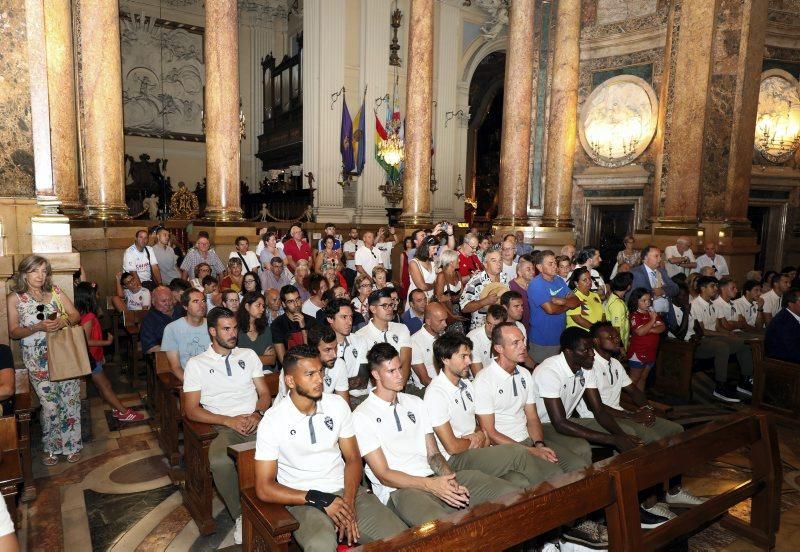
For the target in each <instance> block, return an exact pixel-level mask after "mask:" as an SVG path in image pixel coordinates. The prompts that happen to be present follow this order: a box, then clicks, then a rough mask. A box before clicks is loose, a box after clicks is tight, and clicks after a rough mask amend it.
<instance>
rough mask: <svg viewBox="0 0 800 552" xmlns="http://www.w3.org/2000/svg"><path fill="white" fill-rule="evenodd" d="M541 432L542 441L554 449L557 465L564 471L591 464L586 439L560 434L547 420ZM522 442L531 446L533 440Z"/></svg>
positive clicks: (589, 448)
mask: <svg viewBox="0 0 800 552" xmlns="http://www.w3.org/2000/svg"><path fill="white" fill-rule="evenodd" d="M570 421H572V422H574V421H576V420H574V419H572V418H570ZM542 433H543V435H544V442H545V443H547V447H548V448H551V449H553V451H555V453H556V456H557V457H558V465H559V466H561V468H562V469H563V470H564V471H565V472H570V471H575V470H581V469H583V468H585V467H587V466H590V465H591V464H592V447H591V446H590V445H589V441H587V440H586V439H581V438H580V437H571V436H569V435H562V434H560V433H559V432H558V431H556V428H554V427H553V424H551V423H549V422H548V423H546V424H542ZM522 444H523V445H526V446H532V445H533V442H531V440H530V439H526V440H525V441H523V442H522Z"/></svg>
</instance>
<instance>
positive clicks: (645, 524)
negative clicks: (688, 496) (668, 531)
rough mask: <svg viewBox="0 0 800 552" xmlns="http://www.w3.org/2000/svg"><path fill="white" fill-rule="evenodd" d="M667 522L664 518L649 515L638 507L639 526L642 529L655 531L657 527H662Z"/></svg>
mask: <svg viewBox="0 0 800 552" xmlns="http://www.w3.org/2000/svg"><path fill="white" fill-rule="evenodd" d="M668 521H669V519H667V518H665V517H664V516H659V515H658V514H653V513H650V512H648V511H647V510H645V509H644V508H642V507H641V506H639V524H640V525H641V526H642V529H655V528H656V527H658V526H659V525H663V524H665V523H666V522H668Z"/></svg>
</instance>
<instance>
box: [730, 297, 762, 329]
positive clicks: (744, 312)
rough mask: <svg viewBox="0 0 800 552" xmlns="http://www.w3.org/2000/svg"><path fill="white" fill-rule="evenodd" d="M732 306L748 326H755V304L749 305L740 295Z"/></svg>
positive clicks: (756, 313) (756, 305)
mask: <svg viewBox="0 0 800 552" xmlns="http://www.w3.org/2000/svg"><path fill="white" fill-rule="evenodd" d="M733 306H734V307H735V308H736V312H738V313H739V314H740V315H741V316H742V317H744V321H745V322H747V323H748V324H749V325H750V326H755V325H756V318H758V304H757V303H751V302H750V301H748V300H747V298H746V297H745V296H744V295H742V296H741V297H739V298H738V299H734V300H733Z"/></svg>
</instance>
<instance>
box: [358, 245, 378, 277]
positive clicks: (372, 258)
mask: <svg viewBox="0 0 800 552" xmlns="http://www.w3.org/2000/svg"><path fill="white" fill-rule="evenodd" d="M355 263H356V266H359V265H360V266H361V267H362V268H363V269H364V272H366V273H367V274H368V275H369V276H370V277H372V269H373V268H375V267H376V266H378V265H382V264H383V252H382V251H381V250H380V249H378V248H377V247H374V246H373V247H372V249H370V248H368V247H367V246H366V245H364V246H359V247H358V251H356V258H355Z"/></svg>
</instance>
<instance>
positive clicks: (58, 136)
mask: <svg viewBox="0 0 800 552" xmlns="http://www.w3.org/2000/svg"><path fill="white" fill-rule="evenodd" d="M44 22H45V30H46V33H47V36H46V50H47V88H48V91H49V97H48V101H49V106H50V149H51V155H52V159H53V188H54V191H55V195H56V196H57V197H58V200H59V201H60V202H61V210H62V211H63V212H64V213H65V214H67V215H79V214H83V213H84V212H85V208H84V205H83V202H82V201H81V199H80V194H79V190H78V183H79V180H78V179H79V173H78V118H77V113H76V110H75V105H76V103H75V99H76V98H75V65H74V63H73V57H72V47H73V42H72V10H71V9H70V3H69V2H64V1H63V0H44Z"/></svg>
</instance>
